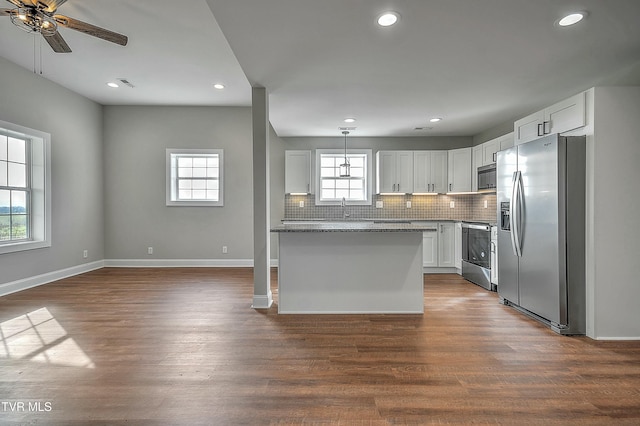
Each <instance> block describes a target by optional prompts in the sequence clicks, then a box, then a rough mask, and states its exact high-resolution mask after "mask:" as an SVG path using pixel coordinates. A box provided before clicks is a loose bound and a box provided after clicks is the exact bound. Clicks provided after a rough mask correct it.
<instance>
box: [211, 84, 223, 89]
mask: <svg viewBox="0 0 640 426" xmlns="http://www.w3.org/2000/svg"><path fill="white" fill-rule="evenodd" d="M213 87H214V88H215V89H218V90H222V89H224V84H220V83H216V84H214V85H213Z"/></svg>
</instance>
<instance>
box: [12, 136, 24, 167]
mask: <svg viewBox="0 0 640 426" xmlns="http://www.w3.org/2000/svg"><path fill="white" fill-rule="evenodd" d="M26 153H27V152H26V142H25V141H24V140H22V139H14V138H9V161H13V162H15V163H22V164H24V163H26V162H27V161H26V159H27V155H26Z"/></svg>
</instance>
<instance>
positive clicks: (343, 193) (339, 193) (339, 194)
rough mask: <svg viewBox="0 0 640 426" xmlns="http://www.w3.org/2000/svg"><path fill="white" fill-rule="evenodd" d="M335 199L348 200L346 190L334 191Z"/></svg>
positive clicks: (347, 191)
mask: <svg viewBox="0 0 640 426" xmlns="http://www.w3.org/2000/svg"><path fill="white" fill-rule="evenodd" d="M336 198H349V190H348V189H336Z"/></svg>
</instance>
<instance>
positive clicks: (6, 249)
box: [0, 241, 51, 255]
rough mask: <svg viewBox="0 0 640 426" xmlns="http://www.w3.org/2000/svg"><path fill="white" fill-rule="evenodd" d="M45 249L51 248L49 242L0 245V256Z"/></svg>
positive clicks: (22, 242)
mask: <svg viewBox="0 0 640 426" xmlns="http://www.w3.org/2000/svg"><path fill="white" fill-rule="evenodd" d="M46 247H51V242H50V241H21V242H19V243H7V244H0V255H1V254H8V253H17V252H21V251H27V250H36V249H41V248H46Z"/></svg>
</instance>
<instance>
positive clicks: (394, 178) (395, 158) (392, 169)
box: [376, 151, 413, 194]
mask: <svg viewBox="0 0 640 426" xmlns="http://www.w3.org/2000/svg"><path fill="white" fill-rule="evenodd" d="M376 170H377V174H378V179H377V180H376V193H378V194H380V193H393V192H398V193H411V192H413V151H378V152H377V153H376Z"/></svg>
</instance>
